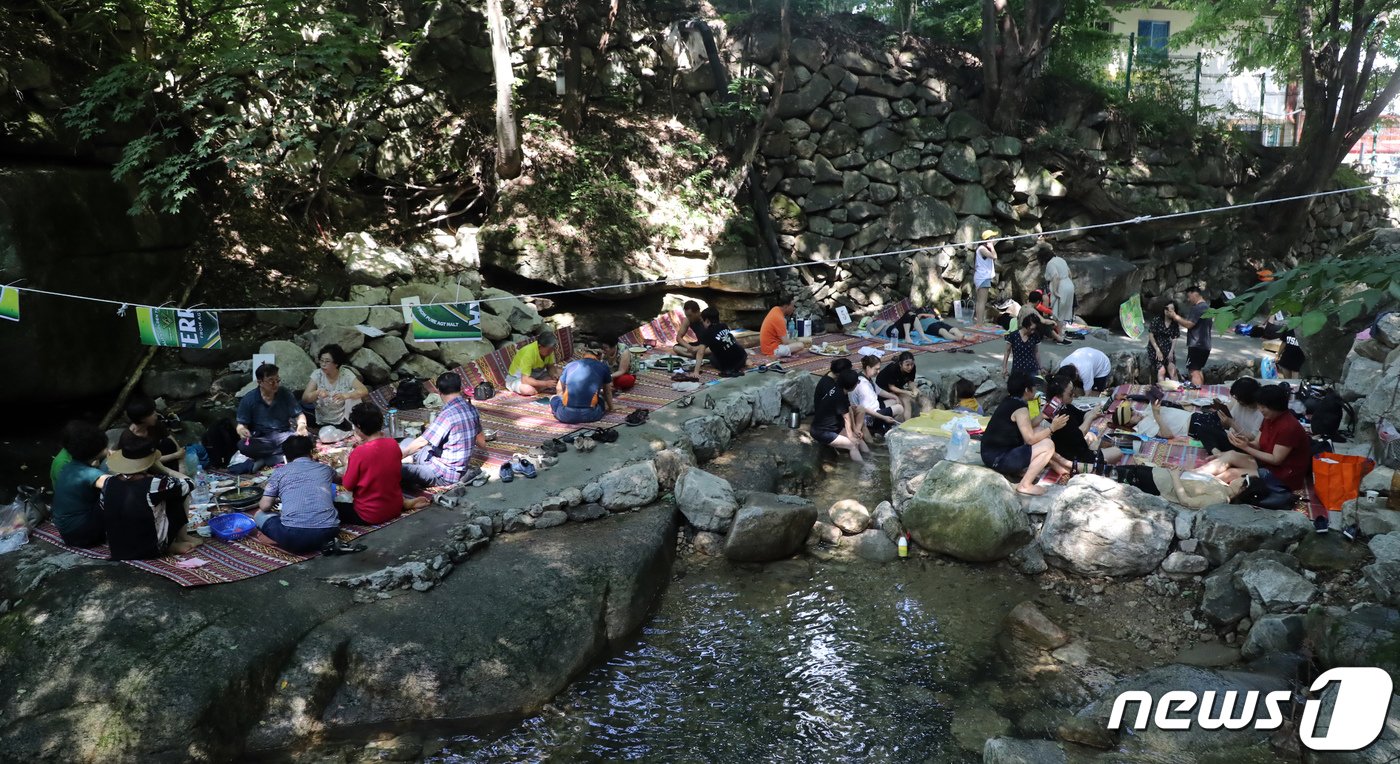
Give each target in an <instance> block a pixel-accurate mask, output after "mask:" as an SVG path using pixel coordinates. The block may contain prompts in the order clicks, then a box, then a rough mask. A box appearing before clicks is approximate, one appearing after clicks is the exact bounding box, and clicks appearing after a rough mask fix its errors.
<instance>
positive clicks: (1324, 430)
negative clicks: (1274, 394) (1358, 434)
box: [1298, 385, 1356, 440]
mask: <svg viewBox="0 0 1400 764" xmlns="http://www.w3.org/2000/svg"><path fill="white" fill-rule="evenodd" d="M1298 397H1299V399H1300V400H1301V401H1302V403H1303V408H1304V409H1305V410H1306V411H1307V414H1308V422H1309V424H1310V425H1311V426H1312V434H1313V436H1314V437H1318V438H1328V439H1331V440H1342V439H1343V438H1342V436H1343V435H1349V434H1351V433H1352V432H1353V431H1354V430H1355V428H1356V410H1355V409H1354V408H1352V406H1351V404H1350V403H1347V402H1346V401H1344V400H1342V396H1340V395H1338V394H1337V391H1336V390H1333V389H1332V388H1330V387H1318V386H1313V385H1303V387H1302V389H1301V390H1299V392H1298ZM1344 425H1345V426H1344Z"/></svg>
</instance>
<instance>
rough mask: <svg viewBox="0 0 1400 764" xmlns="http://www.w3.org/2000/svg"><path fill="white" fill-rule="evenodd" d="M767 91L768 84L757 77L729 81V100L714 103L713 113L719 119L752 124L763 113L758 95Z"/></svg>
mask: <svg viewBox="0 0 1400 764" xmlns="http://www.w3.org/2000/svg"><path fill="white" fill-rule="evenodd" d="M767 90H768V83H767V82H766V81H764V80H761V79H759V78H757V77H735V78H733V79H731V80H730V81H729V99H728V100H726V101H721V102H719V103H716V104H715V112H716V113H717V114H719V115H720V116H721V117H725V118H729V119H739V120H740V121H742V122H744V123H745V124H753V123H754V122H757V121H758V118H759V115H761V114H762V113H763V105H762V104H760V103H759V102H758V95H759V93H761V92H766V91H767Z"/></svg>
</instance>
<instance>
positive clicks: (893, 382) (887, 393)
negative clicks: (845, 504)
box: [811, 351, 926, 462]
mask: <svg viewBox="0 0 1400 764" xmlns="http://www.w3.org/2000/svg"><path fill="white" fill-rule="evenodd" d="M915 376H916V375H915V372H914V354H913V353H910V352H909V351H904V352H902V353H900V354H899V355H897V356H895V358H894V360H892V361H890V362H889V363H888V364H885V366H884V368H880V359H879V358H878V357H876V356H869V355H868V356H863V357H862V358H861V359H860V371H856V369H855V368H854V366H853V364H852V363H851V360H850V359H849V358H836V359H833V360H832V362H831V367H830V369H829V370H828V371H827V372H826V373H825V374H823V375H822V376H821V377H819V378H818V379H817V386H816V391H815V393H814V396H813V410H812V423H811V432H812V437H813V438H815V439H816V440H817V442H818V443H821V444H822V445H827V446H831V447H832V448H835V449H837V450H838V451H845V452H846V453H847V454H849V455H850V457H851V460H852V461H855V462H864V461H865V457H864V455H865V454H869V453H870V447H871V446H872V445H874V443H875V439H876V438H877V437H882V436H883V435H884V434H885V433H886V432H888V431H889V430H890V428H891V427H894V426H895V425H897V424H899V423H900V422H903V421H906V420H907V419H908V418H909V417H910V416H911V415H912V413H913V411H914V408H915V404H916V402H919V401H921V396H920V394H919V391H918V388H917V387H916V385H915ZM925 403H926V401H925Z"/></svg>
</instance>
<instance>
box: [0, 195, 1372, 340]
mask: <svg viewBox="0 0 1400 764" xmlns="http://www.w3.org/2000/svg"><path fill="white" fill-rule="evenodd" d="M1394 185H1400V179H1397V180H1392V181H1387V182H1385V183H1376V184H1373V185H1369V186H1354V187H1352V188H1340V189H1334V190H1332V191H1317V192H1314V193H1311V194H1300V195H1298V196H1286V197H1283V198H1281V199H1267V200H1264V201H1256V202H1242V203H1239V204H1229V205H1225V206H1223V207H1210V208H1207V209H1203V210H1187V211H1185V212H1170V213H1165V214H1162V215H1138V216H1137V217H1132V218H1127V219H1125V220H1118V221H1115V222H1112V223H1093V224H1090V225H1082V226H1073V227H1070V228H1060V229H1056V230H1053V231H1042V232H1039V233H1023V234H1015V235H1011V236H997V237H994V238H990V239H984V240H981V241H976V242H970V243H968V244H954V243H948V244H934V245H931V246H925V247H912V248H910V249H897V250H890V251H887V252H871V253H868V254H864V255H850V256H847V257H834V258H831V259H830V260H812V261H807V262H799V263H785V264H782V265H767V266H762V267H757V268H741V269H738V270H732V271H719V272H716V273H709V274H705V275H704V276H671V277H668V278H660V279H647V280H643V281H630V282H627V283H623V284H604V285H601V286H591V287H578V288H575V289H556V290H553V291H549V292H535V293H533V294H523V295H506V296H503V297H483V298H480V299H477V300H472V301H471V302H478V303H486V302H498V301H505V300H528V299H532V298H536V297H562V296H565V295H573V294H588V293H591V292H602V291H606V290H610V289H635V288H637V287H644V286H657V285H660V284H672V283H681V284H684V283H686V282H692V281H700V280H704V279H712V278H721V277H725V276H743V275H746V274H751V273H767V272H770V271H780V270H788V269H792V268H814V267H829V266H832V265H837V264H840V263H851V262H856V261H860V260H872V259H875V258H881V257H897V256H899V255H911V254H917V253H919V252H932V251H935V250H939V249H944V248H947V247H960V246H971V245H975V244H983V243H986V244H993V245H995V244H997V243H999V242H1003V241H1017V240H1020V239H1039V238H1043V237H1054V236H1060V235H1064V234H1069V233H1073V234H1082V233H1083V232H1084V231H1093V230H1098V229H1101V228H1113V227H1116V226H1124V225H1141V224H1142V223H1147V222H1151V221H1158V220H1173V219H1177V218H1185V217H1195V216H1204V215H1214V214H1216V213H1221V212H1234V211H1237V210H1245V209H1250V208H1253V207H1266V206H1269V205H1272V204H1284V203H1287V202H1297V201H1303V200H1305V199H1317V198H1321V197H1324V196H1336V195H1338V194H1350V193H1355V192H1357V191H1373V190H1375V189H1380V188H1386V187H1389V186H1394ZM988 225H994V224H993V223H990V222H989V223H988ZM21 280H22V279H21ZM460 286H461V285H460V284H458V287H459V289H460ZM5 288H7V289H13V290H15V291H17V292H29V293H32V294H42V295H48V296H50V297H61V298H66V299H70V300H82V301H85V302H96V303H102V304H105V305H117V306H124V307H134V308H151V309H156V308H157V307H159V306H155V305H145V304H142V303H134V302H130V301H126V300H109V299H106V298H103V297H90V296H88V295H81V294H70V293H68V292H54V291H50V290H47V289H35V288H33V287H20V286H8V287H5ZM458 294H459V295H460V292H459V293H458ZM456 304H458V301H453V302H425V303H421V304H420V305H418V306H417V307H425V308H426V307H430V306H437V305H456ZM402 307H403V305H400V304H395V303H387V304H380V305H325V306H321V305H296V306H285V307H277V306H249V307H239V308H190V309H189V311H190V312H198V313H229V312H235V311H237V312H257V311H273V310H288V311H292V310H312V311H315V310H365V309H368V308H394V309H398V308H402Z"/></svg>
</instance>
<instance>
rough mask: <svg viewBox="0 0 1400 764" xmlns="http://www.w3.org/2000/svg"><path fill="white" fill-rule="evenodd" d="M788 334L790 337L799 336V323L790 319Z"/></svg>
mask: <svg viewBox="0 0 1400 764" xmlns="http://www.w3.org/2000/svg"><path fill="white" fill-rule="evenodd" d="M787 333H788V336H789V337H795V336H797V322H796V321H794V320H792V319H790V318H789V319H788V324H787Z"/></svg>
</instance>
